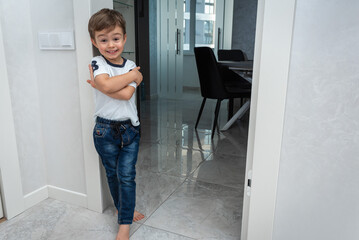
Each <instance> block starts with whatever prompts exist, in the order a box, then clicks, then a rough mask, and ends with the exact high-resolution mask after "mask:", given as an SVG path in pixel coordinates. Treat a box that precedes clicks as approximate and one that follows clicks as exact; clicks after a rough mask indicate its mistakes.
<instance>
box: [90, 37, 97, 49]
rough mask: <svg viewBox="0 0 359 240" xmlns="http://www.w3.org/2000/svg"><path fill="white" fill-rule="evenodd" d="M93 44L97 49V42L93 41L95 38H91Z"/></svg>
mask: <svg viewBox="0 0 359 240" xmlns="http://www.w3.org/2000/svg"><path fill="white" fill-rule="evenodd" d="M91 42H92V44H93V45H94V46H95V47H97V44H96V41H95V40H93V38H91Z"/></svg>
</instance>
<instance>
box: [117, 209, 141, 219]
mask: <svg viewBox="0 0 359 240" xmlns="http://www.w3.org/2000/svg"><path fill="white" fill-rule="evenodd" d="M117 214H118V211H117V210H116V215H117ZM144 217H145V215H143V214H142V213H140V212H137V211H136V210H135V212H134V213H133V221H134V222H137V221H140V220H142V219H143V218H144Z"/></svg>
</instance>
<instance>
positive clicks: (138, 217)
mask: <svg viewBox="0 0 359 240" xmlns="http://www.w3.org/2000/svg"><path fill="white" fill-rule="evenodd" d="M144 217H145V215H143V214H142V213H139V212H137V211H135V212H134V214H133V221H134V222H137V221H140V220H142V219H143V218H144Z"/></svg>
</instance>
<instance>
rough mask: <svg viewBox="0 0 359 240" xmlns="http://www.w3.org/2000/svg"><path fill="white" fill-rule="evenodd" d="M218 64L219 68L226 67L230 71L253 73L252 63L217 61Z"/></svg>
mask: <svg viewBox="0 0 359 240" xmlns="http://www.w3.org/2000/svg"><path fill="white" fill-rule="evenodd" d="M218 64H219V65H221V66H226V67H228V68H229V69H232V70H238V71H246V72H252V71H253V61H218Z"/></svg>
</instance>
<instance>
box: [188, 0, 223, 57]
mask: <svg viewBox="0 0 359 240" xmlns="http://www.w3.org/2000/svg"><path fill="white" fill-rule="evenodd" d="M215 8H216V0H185V1H184V8H183V9H184V16H183V28H184V31H183V32H184V46H183V50H185V51H187V52H193V48H194V47H200V46H207V47H211V48H214V43H215V22H216V9H215Z"/></svg>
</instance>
